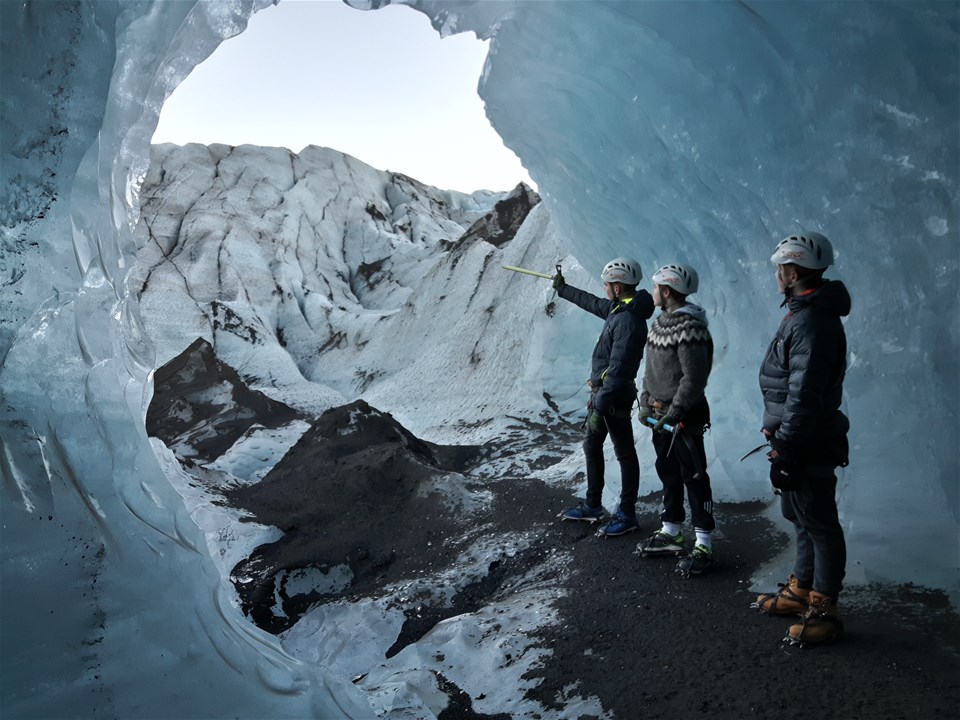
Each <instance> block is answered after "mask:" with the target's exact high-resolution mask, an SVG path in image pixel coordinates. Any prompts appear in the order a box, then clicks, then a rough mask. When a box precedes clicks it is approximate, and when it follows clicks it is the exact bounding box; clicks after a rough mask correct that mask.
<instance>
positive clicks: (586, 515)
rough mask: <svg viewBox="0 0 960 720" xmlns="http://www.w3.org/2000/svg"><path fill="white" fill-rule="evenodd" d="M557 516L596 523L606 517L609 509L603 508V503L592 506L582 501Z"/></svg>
mask: <svg viewBox="0 0 960 720" xmlns="http://www.w3.org/2000/svg"><path fill="white" fill-rule="evenodd" d="M557 517H558V518H560V519H561V520H583V521H584V522H589V523H595V522H598V521H600V520H603V519H605V518H606V517H607V511H606V510H604V509H603V505H598V506H597V507H590V506H589V505H587V504H586V503H585V502H581V503H580V504H579V505H577V506H576V507H572V508H567V509H566V510H564V511H563V512H561V513H560V514H559V515H557Z"/></svg>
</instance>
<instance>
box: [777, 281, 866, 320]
mask: <svg viewBox="0 0 960 720" xmlns="http://www.w3.org/2000/svg"><path fill="white" fill-rule="evenodd" d="M804 305H812V306H814V307H817V308H819V309H821V310H825V311H827V312H830V313H833V314H834V315H837V316H839V317H846V316H847V315H849V314H850V309H851V301H850V293H848V292H847V286H846V285H844V284H843V283H842V282H841V281H839V280H824V281H823V284H822V285H821V286H820V287H818V288H817V289H816V290H814V291H813V292H812V293H810V294H809V295H800V296H797V297H791V298H788V300H787V306H788V307H789V308H790V310H791V312H793V311H796V310H799V309H800V308H802V307H803V306H804Z"/></svg>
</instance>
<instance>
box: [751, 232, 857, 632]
mask: <svg viewBox="0 0 960 720" xmlns="http://www.w3.org/2000/svg"><path fill="white" fill-rule="evenodd" d="M771 260H772V261H773V262H774V263H775V264H776V266H777V286H778V288H779V290H780V292H782V293H783V294H784V296H785V298H786V299H785V300H784V304H785V305H786V306H787V309H788V312H787V315H786V317H784V318H783V321H782V322H781V323H780V328H779V329H778V330H777V334H776V335H775V336H774V338H773V341H772V342H771V343H770V347H769V348H768V349H767V352H766V355H765V356H764V358H763V363H762V364H761V366H760V390H761V392H762V394H763V427H762V432H763V434H764V436H765V437H766V438H767V439H768V440H769V442H770V446H771V448H772V450H771V451H770V454H769V458H770V481H771V483H772V484H773V486H774V488H775V489H776V492H777V493H779V495H780V507H781V512H782V513H783V516H784V517H785V518H786V519H787V520H789V521H790V522H791V523H793V526H794V529H795V531H796V536H797V556H796V561H795V563H794V570H793V573H792V574H791V575H790V577H789V578H788V581H787V583H785V584H783V585H781V586H780V590H779V591H777V592H775V593H763V594H762V595H760V596H759V597H758V598H757V600H756V602H754V604H753V606H754V607H757V608H759V609H760V610H761V611H762V612H767V613H770V614H771V615H800V616H801V619H800V620H799V621H798V622H795V623H794V624H793V625H791V626H790V628H789V629H788V631H787V635H786V636H785V637H784V641H788V642H790V643H793V644H799V645H801V646H802V645H805V644H810V643H820V642H827V641H830V640H833V639H835V638H837V637H839V636H840V635H841V634H842V633H843V622H842V620H841V618H840V612H839V609H838V607H837V599H838V596H839V594H840V590H841V589H842V584H843V577H844V574H845V570H846V543H845V540H844V536H843V529H842V528H841V527H840V520H839V517H838V513H837V501H836V488H837V476H836V472H835V470H836V468H837V467H838V466H840V467H842V466H845V465H846V464H847V461H848V457H847V454H848V444H847V430H848V429H849V427H850V424H849V422H848V420H847V417H846V415H844V413H843V412H841V411H840V403H841V400H842V396H843V379H844V374H845V371H846V355H847V340H846V334H845V332H844V328H843V323H842V321H841V318H843V317H846V316H847V315H849V313H850V295H849V294H848V293H847V289H846V287H845V286H844V284H843V283H842V282H840V281H837V280H826V279H824V278H823V272H824V270H826V268H827V267H829V266H830V265H832V264H833V247H832V246H831V245H830V241H829V240H827V238H826V237H824V236H823V235H821V234H820V233H815V232H807V233H803V234H798V235H791V236H790V237H787V238H784V239H783V240H782V241H781V242H780V244H779V245H777V249H776V251H775V252H774V254H773V257H772V258H771Z"/></svg>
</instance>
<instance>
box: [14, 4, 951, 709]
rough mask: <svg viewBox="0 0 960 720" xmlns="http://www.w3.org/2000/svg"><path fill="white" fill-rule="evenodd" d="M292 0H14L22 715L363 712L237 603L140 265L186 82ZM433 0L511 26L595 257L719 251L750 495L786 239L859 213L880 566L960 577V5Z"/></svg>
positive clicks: (857, 499) (520, 91)
mask: <svg viewBox="0 0 960 720" xmlns="http://www.w3.org/2000/svg"><path fill="white" fill-rule="evenodd" d="M265 4H267V3H266V2H265V0H253V1H247V2H240V1H239V0H238V1H237V2H209V3H205V2H204V3H195V4H194V3H167V2H153V3H142V4H136V5H132V4H117V3H114V2H96V3H89V4H85V5H80V6H65V5H61V4H56V5H53V4H47V3H25V4H21V3H3V4H2V5H0V19H2V28H3V30H2V34H3V36H2V41H3V49H2V52H3V58H2V60H3V61H2V73H3V88H4V91H3V97H2V138H0V143H2V153H3V167H2V175H3V181H4V182H3V184H4V188H5V193H4V197H3V200H2V204H0V221H2V231H3V244H2V254H0V276H2V278H3V281H2V282H3V285H2V287H3V310H2V315H0V359H2V363H3V364H2V371H0V393H2V397H3V403H2V408H0V418H2V423H3V430H2V434H0V438H2V440H0V470H2V476H3V493H4V495H3V503H2V508H0V511H2V521H3V550H2V553H3V557H2V561H3V565H2V571H3V584H2V602H3V613H2V622H3V628H2V634H0V642H2V648H0V649H2V657H3V673H2V683H3V697H4V702H5V707H4V711H5V712H7V711H9V712H10V713H11V714H13V715H18V714H19V715H32V716H44V715H51V716H52V715H60V714H64V713H65V712H66V709H67V708H69V709H70V712H71V713H72V714H77V715H84V716H97V715H116V716H124V717H134V716H145V715H156V714H158V713H159V714H165V715H168V716H177V717H201V716H209V715H210V714H217V715H228V714H231V715H238V716H264V715H270V716H274V717H276V716H291V717H295V716H306V715H314V716H325V715H331V714H335V715H348V716H349V715H351V714H352V715H362V714H363V710H362V708H363V705H362V704H360V703H361V700H360V699H359V698H358V697H357V695H356V692H355V691H354V689H353V688H352V687H351V686H350V685H349V683H344V682H343V681H342V680H341V679H338V678H335V677H331V676H327V675H324V673H323V672H322V670H321V669H317V668H313V667H307V666H305V665H304V664H303V663H300V662H297V661H294V660H292V659H291V658H290V657H288V656H287V655H286V654H285V653H284V652H283V651H282V650H281V649H280V648H279V647H278V646H277V644H276V643H275V641H274V639H273V638H272V637H270V636H267V635H265V634H263V633H260V632H258V631H256V630H255V629H252V628H251V627H250V625H249V624H248V623H247V622H246V621H245V620H244V619H243V618H242V616H241V615H240V614H239V611H237V610H236V608H235V607H233V606H232V605H231V603H230V602H229V601H228V600H227V598H226V592H227V590H226V588H225V586H224V585H223V580H222V578H221V577H220V575H219V572H218V571H217V569H216V568H215V566H214V564H213V562H212V561H211V559H210V558H209V556H208V555H207V551H206V549H205V546H204V542H203V539H202V534H201V533H200V532H199V530H198V529H197V528H196V527H195V525H194V524H193V523H192V521H191V520H190V519H189V517H188V516H187V513H186V512H185V510H184V508H183V505H182V501H181V499H180V498H179V496H178V495H177V494H176V493H175V492H173V490H172V489H171V487H170V484H169V482H168V481H167V479H166V478H165V477H164V475H163V472H162V471H161V469H160V467H159V465H158V462H157V460H156V458H155V457H154V455H153V452H152V450H151V448H150V445H149V444H148V442H147V439H146V435H145V432H144V430H143V415H144V412H145V405H146V403H147V402H148V401H149V397H150V394H151V385H150V382H151V371H152V369H153V368H154V366H155V364H156V359H155V357H154V353H153V349H152V345H151V340H150V338H149V337H148V336H147V335H146V334H145V333H144V332H143V329H142V323H141V321H140V318H139V308H138V304H137V297H136V292H135V289H131V288H130V287H129V286H128V272H129V270H130V268H131V267H132V265H133V261H134V256H135V250H136V248H135V246H134V242H133V239H132V229H133V226H134V224H135V222H136V219H137V214H138V211H139V201H138V188H139V183H140V180H141V178H142V177H143V176H144V174H145V173H146V171H147V164H148V162H149V138H150V136H151V135H152V131H153V129H154V127H155V126H156V118H157V114H158V112H159V108H160V106H161V105H162V102H163V99H164V98H165V97H166V96H167V95H168V94H169V93H170V92H171V91H172V89H173V88H174V87H175V86H176V84H177V83H178V82H179V81H180V80H182V78H183V77H185V75H186V74H187V73H188V72H189V71H190V69H191V68H193V67H194V66H195V65H196V64H197V63H199V62H201V61H202V59H203V58H204V57H206V56H207V55H208V54H209V53H210V52H211V51H212V50H213V48H214V47H216V45H217V44H218V43H220V42H222V41H223V40H224V39H225V38H228V37H230V36H231V35H234V34H236V33H237V32H240V31H242V29H243V28H244V26H245V23H246V20H247V18H248V17H249V16H250V14H252V13H253V12H255V11H256V10H257V9H259V8H261V7H263V6H264V5H265ZM351 4H353V5H355V6H359V7H364V8H373V7H375V6H377V5H380V4H382V3H376V2H370V3H361V2H356V1H355V2H353V3H351ZM411 4H412V5H413V6H414V7H416V8H417V9H418V10H420V11H422V12H424V13H426V14H427V15H428V16H430V17H431V19H432V20H433V22H434V26H435V27H436V28H437V29H438V31H440V32H441V33H455V32H466V31H473V32H476V33H477V34H478V35H480V36H482V37H490V38H491V39H492V44H491V51H490V57H489V59H488V62H487V66H486V68H485V70H484V75H483V78H482V79H481V82H480V92H481V94H482V96H483V98H484V100H485V102H486V105H487V111H488V114H489V116H490V118H491V120H492V122H493V124H494V126H495V128H496V129H497V130H498V132H500V134H501V135H502V137H503V138H504V140H505V142H506V144H507V145H508V146H509V147H510V148H511V149H513V150H514V151H515V152H516V153H517V154H518V155H519V156H520V158H521V159H522V161H523V163H524V165H525V166H526V167H527V169H528V170H529V172H530V174H531V176H532V177H533V178H534V179H535V180H536V182H537V184H538V186H539V188H540V190H541V194H542V195H543V196H544V203H545V206H546V209H547V210H548V211H549V213H550V216H551V224H552V226H553V227H554V228H555V229H556V231H557V232H559V233H561V235H562V237H563V239H564V240H565V241H566V243H567V247H568V248H569V250H570V252H571V253H572V254H574V255H575V256H576V257H577V258H578V260H579V261H580V263H581V265H583V266H584V267H586V268H591V267H600V265H601V264H602V263H603V262H604V261H605V260H606V259H607V258H608V256H612V255H619V254H626V253H629V254H632V255H635V256H636V257H637V258H638V259H639V260H640V261H641V263H642V264H643V266H644V268H645V270H647V271H648V272H649V271H651V270H652V269H653V268H654V266H655V265H657V264H658V263H661V262H667V261H671V260H677V259H679V260H685V261H687V262H690V263H691V264H693V265H695V266H696V267H697V268H698V270H699V271H700V274H701V278H702V287H703V290H702V291H701V293H700V296H699V300H700V302H701V303H702V304H703V305H704V306H705V307H706V309H707V310H708V312H709V313H710V316H711V318H710V319H711V327H712V328H713V329H714V336H715V340H716V342H717V347H718V352H717V360H716V366H715V370H714V375H713V380H712V383H711V386H712V389H711V391H710V392H711V395H710V397H711V402H712V403H713V406H714V409H715V411H714V428H713V434H712V443H711V447H710V448H708V452H710V453H711V456H712V457H714V458H715V460H714V467H715V468H716V470H715V473H714V474H715V477H716V478H717V483H718V493H719V494H720V495H721V497H723V498H728V499H740V498H744V497H752V496H755V495H756V494H757V493H759V492H762V491H763V490H764V488H763V478H762V472H757V471H756V470H755V469H754V470H751V469H750V468H748V467H744V466H741V465H739V464H738V463H736V457H733V456H734V455H736V456H738V453H733V454H731V453H729V451H728V450H727V448H740V447H744V448H749V447H752V446H753V444H754V442H753V440H752V438H753V437H755V432H756V428H757V424H758V419H759V400H758V393H757V390H756V369H757V366H758V363H759V357H760V353H761V352H762V349H763V347H764V345H765V342H766V341H767V340H768V339H769V337H770V335H771V334H772V332H773V330H774V328H775V327H776V324H777V322H778V318H779V313H780V310H779V308H778V307H777V304H778V299H777V297H776V289H775V283H774V282H773V279H772V272H771V269H770V265H769V262H768V258H769V255H770V250H771V247H772V245H773V244H774V243H775V242H776V240H777V239H779V237H780V236H782V235H784V234H787V233H789V232H793V231H794V230H796V229H798V228H813V229H819V230H821V231H823V232H824V233H826V234H827V235H828V236H830V237H831V239H832V240H833V241H834V244H835V246H836V247H837V249H838V262H837V266H836V267H835V268H834V269H832V270H831V271H830V273H829V274H830V275H831V276H833V277H840V278H842V279H843V280H844V282H845V283H846V284H847V286H848V287H849V288H850V291H851V295H852V296H853V299H854V313H853V314H852V316H851V318H850V320H849V321H848V323H847V333H848V337H849V345H850V349H851V354H850V358H849V374H848V380H847V385H846V402H845V410H846V411H847V413H848V415H850V417H851V422H852V426H853V429H852V432H851V442H852V446H853V455H852V464H851V467H850V468H849V469H848V470H846V471H845V474H844V477H843V480H842V486H843V490H842V495H841V505H842V508H843V513H844V522H845V524H846V526H847V528H848V531H849V532H848V540H849V542H850V546H851V566H850V568H849V571H850V580H851V581H852V582H857V581H869V580H873V579H877V578H883V579H893V580H903V581H914V582H922V583H928V584H932V585H935V586H939V587H947V588H950V589H951V590H956V587H955V583H956V568H957V565H958V557H957V545H956V537H957V532H958V512H960V509H958V471H960V469H958V456H957V453H956V446H955V442H956V437H957V436H958V429H960V428H958V415H957V409H956V401H957V398H958V394H960V393H958V391H960V387H958V377H960V372H958V360H957V358H958V345H960V342H958V339H960V338H958V336H960V328H958V326H957V323H956V317H957V309H958V308H957V290H956V284H957V280H958V230H957V224H958V222H960V218H958V201H957V174H958V169H960V168H958V165H960V164H958V133H957V129H958V118H960V100H958V97H960V93H958V92H957V89H958V84H960V81H958V67H960V50H958V48H960V43H958V33H960V13H958V5H957V4H956V3H952V2H950V3H939V2H931V3H923V2H910V3H883V4H880V3H866V2H865V3H859V2H844V3H816V4H806V3H758V4H747V3H735V4H734V3H696V4H687V3H684V4H673V3H634V2H610V3H597V2H569V3H547V2H543V3H529V2H516V3H515V2H498V3H488V2H479V1H477V0H473V1H468V2H459V3H456V4H451V3H447V2H442V1H440V0H433V1H431V0H424V1H423V2H415V3H411ZM592 332H594V329H592V328H588V327H587V326H583V328H582V329H581V328H579V327H578V328H577V332H576V333H575V335H576V337H572V338H568V339H567V340H566V342H569V343H572V344H578V343H579V344H581V345H585V346H586V345H588V344H589V343H590V342H592V337H591V336H590V333H592ZM529 362H530V363H531V367H528V368H525V370H524V372H525V375H526V376H527V377H531V378H542V377H544V373H542V372H540V371H538V369H537V368H536V367H534V365H536V363H537V360H536V358H532V357H531V358H530V360H529ZM554 366H557V367H559V365H555V364H552V365H551V367H554ZM38 370H40V371H38ZM570 372H571V373H573V372H575V370H574V369H572V366H571V370H570ZM554 381H555V382H556V383H558V384H563V385H571V384H573V385H575V384H576V380H575V379H574V378H573V377H572V376H565V377H557V378H556V379H555V380H554ZM544 389H549V388H544ZM921 517H922V518H923V522H922V523H918V522H917V518H921ZM944 546H946V549H944V550H942V551H939V552H931V548H937V549H941V548H944ZM161 711H162V712H161Z"/></svg>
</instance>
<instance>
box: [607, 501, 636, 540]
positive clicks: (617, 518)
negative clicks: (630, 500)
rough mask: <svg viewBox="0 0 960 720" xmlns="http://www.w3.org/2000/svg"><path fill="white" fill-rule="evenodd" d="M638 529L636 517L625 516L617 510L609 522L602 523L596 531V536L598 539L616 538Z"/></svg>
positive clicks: (621, 511)
mask: <svg viewBox="0 0 960 720" xmlns="http://www.w3.org/2000/svg"><path fill="white" fill-rule="evenodd" d="M639 529H640V524H639V523H638V522H637V516H636V515H627V514H626V513H625V512H624V511H623V510H621V509H619V508H617V512H616V513H615V514H614V516H613V517H612V518H610V520H609V522H606V523H604V524H603V525H601V526H600V529H599V530H597V535H599V536H600V537H617V536H618V535H626V534H627V533H631V532H634V531H635V530H639Z"/></svg>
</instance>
